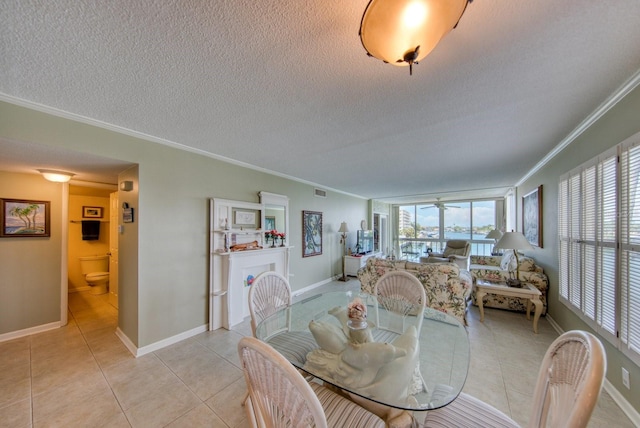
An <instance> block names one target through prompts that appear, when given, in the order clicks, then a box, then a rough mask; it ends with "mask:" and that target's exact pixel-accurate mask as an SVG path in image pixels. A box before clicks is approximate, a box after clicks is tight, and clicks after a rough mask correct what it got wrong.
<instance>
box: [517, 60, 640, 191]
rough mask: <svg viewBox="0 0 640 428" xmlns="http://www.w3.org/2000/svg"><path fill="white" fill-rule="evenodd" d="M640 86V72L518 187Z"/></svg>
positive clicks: (576, 129)
mask: <svg viewBox="0 0 640 428" xmlns="http://www.w3.org/2000/svg"><path fill="white" fill-rule="evenodd" d="M638 85H640V70H638V71H636V73H635V74H634V75H633V76H631V78H630V79H629V80H627V81H626V82H625V83H624V84H623V85H622V86H620V88H618V89H617V90H616V91H615V92H614V93H613V94H612V95H611V96H610V97H609V98H607V99H606V100H605V101H604V102H603V103H602V104H600V106H598V108H596V109H595V110H594V111H593V113H591V114H590V115H589V116H587V118H586V119H585V120H583V121H582V122H581V123H580V125H578V126H577V127H576V128H575V129H574V130H573V131H571V132H570V133H569V135H567V136H566V137H565V138H564V139H563V140H562V141H560V143H559V144H558V145H557V146H556V147H554V148H553V150H551V151H550V152H549V153H548V154H547V155H546V156H545V157H543V158H542V159H541V160H540V162H538V163H537V164H536V165H535V166H534V167H533V168H532V169H531V170H530V171H529V172H527V174H525V175H524V176H523V177H522V178H521V179H520V180H519V181H518V182H517V183H516V186H521V185H522V184H523V183H524V182H525V181H527V180H528V179H529V178H530V177H531V176H532V175H533V174H535V173H536V172H538V171H539V170H540V169H542V167H543V166H545V165H546V164H547V163H548V162H550V161H551V160H552V159H553V158H554V157H556V156H557V155H558V154H559V153H560V152H561V151H562V150H564V149H565V148H566V147H567V146H568V145H569V144H571V143H573V142H574V141H575V139H576V138H578V137H579V136H580V135H581V134H582V133H583V132H584V131H586V130H587V129H589V128H590V127H591V125H593V124H594V123H595V122H596V121H597V120H598V119H600V118H601V117H602V116H604V115H605V113H607V112H608V111H609V110H611V108H613V106H615V105H616V104H618V102H620V101H621V100H622V99H623V98H624V97H626V96H627V95H628V94H629V93H630V92H631V91H633V90H634V89H635V88H636V87H637V86H638Z"/></svg>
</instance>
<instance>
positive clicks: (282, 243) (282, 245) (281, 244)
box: [280, 238, 284, 247]
mask: <svg viewBox="0 0 640 428" xmlns="http://www.w3.org/2000/svg"><path fill="white" fill-rule="evenodd" d="M280 246H281V247H284V238H280Z"/></svg>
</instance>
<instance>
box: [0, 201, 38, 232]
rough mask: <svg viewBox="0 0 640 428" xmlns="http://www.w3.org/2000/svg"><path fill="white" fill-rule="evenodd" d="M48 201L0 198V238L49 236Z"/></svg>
mask: <svg viewBox="0 0 640 428" xmlns="http://www.w3.org/2000/svg"><path fill="white" fill-rule="evenodd" d="M49 204H50V203H49V201H31V200H28V199H0V216H1V217H0V224H1V226H2V229H1V230H0V238H34V237H47V236H51V229H50V221H49V218H50V212H49V211H50V207H49Z"/></svg>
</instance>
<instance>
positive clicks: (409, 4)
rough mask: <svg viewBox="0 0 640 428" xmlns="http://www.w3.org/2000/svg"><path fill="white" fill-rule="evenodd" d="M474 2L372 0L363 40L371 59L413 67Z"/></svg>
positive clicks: (364, 21) (364, 19)
mask: <svg viewBox="0 0 640 428" xmlns="http://www.w3.org/2000/svg"><path fill="white" fill-rule="evenodd" d="M471 1H472V0H371V1H370V2H369V4H368V5H367V8H366V9H365V11H364V15H362V22H361V23H360V41H361V42H362V46H363V47H364V49H365V50H366V51H367V54H368V55H369V56H372V57H374V58H377V59H380V60H382V61H384V62H387V63H389V64H393V65H398V66H407V65H408V66H409V74H410V75H411V74H413V64H418V61H420V60H421V59H422V58H424V57H426V56H427V55H428V54H429V52H431V51H432V50H433V48H435V47H436V45H437V44H438V43H439V42H440V39H442V38H443V37H444V36H445V35H446V34H447V33H448V32H449V31H451V30H453V29H454V28H456V26H457V25H458V21H460V18H462V14H463V13H464V11H465V9H466V8H467V3H471Z"/></svg>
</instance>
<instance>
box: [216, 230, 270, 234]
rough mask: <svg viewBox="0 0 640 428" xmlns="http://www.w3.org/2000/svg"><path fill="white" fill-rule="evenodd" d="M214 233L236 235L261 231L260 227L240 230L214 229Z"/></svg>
mask: <svg viewBox="0 0 640 428" xmlns="http://www.w3.org/2000/svg"><path fill="white" fill-rule="evenodd" d="M214 232H216V233H235V234H238V235H252V234H254V233H262V229H251V230H240V229H216V230H214Z"/></svg>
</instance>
